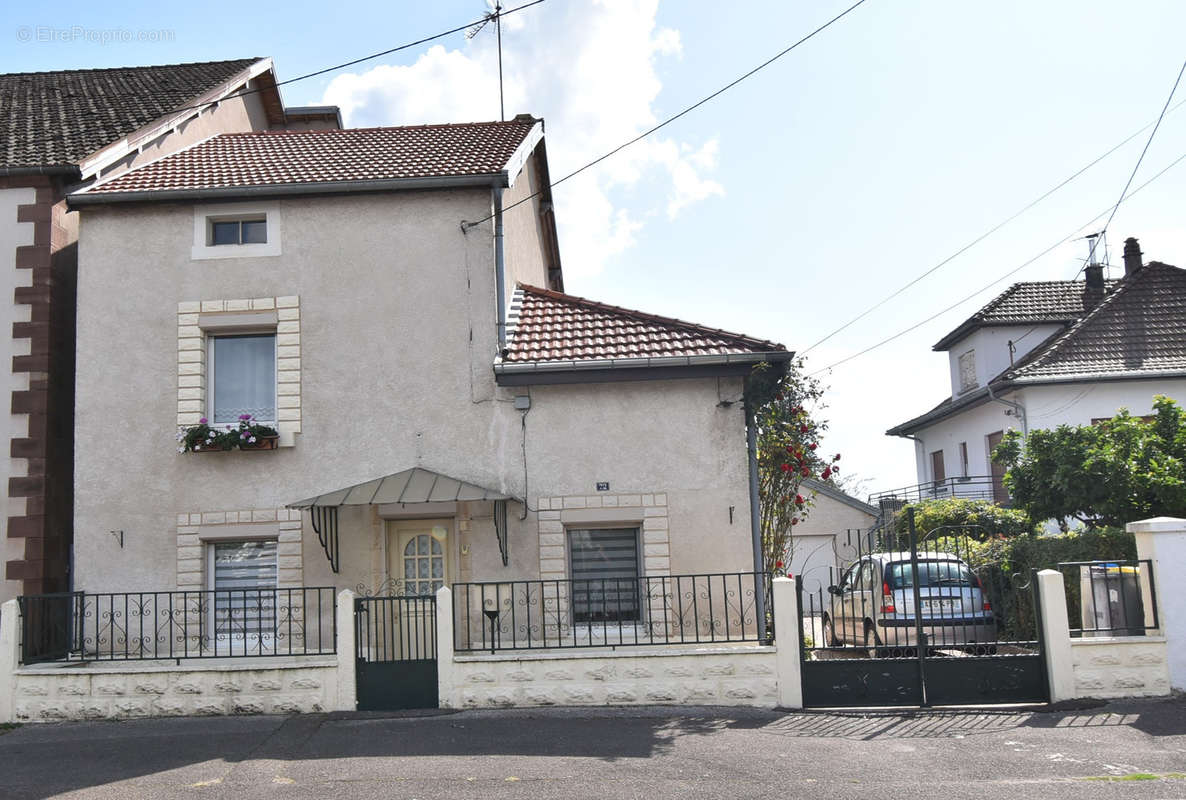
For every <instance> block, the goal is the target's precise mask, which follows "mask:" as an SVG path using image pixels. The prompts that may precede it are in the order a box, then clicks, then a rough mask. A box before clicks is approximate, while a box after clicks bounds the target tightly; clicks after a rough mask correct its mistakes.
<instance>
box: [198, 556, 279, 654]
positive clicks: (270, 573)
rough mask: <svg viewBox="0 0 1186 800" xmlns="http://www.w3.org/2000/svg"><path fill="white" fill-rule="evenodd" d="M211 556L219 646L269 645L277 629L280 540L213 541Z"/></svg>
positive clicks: (215, 619)
mask: <svg viewBox="0 0 1186 800" xmlns="http://www.w3.org/2000/svg"><path fill="white" fill-rule="evenodd" d="M209 553H210V556H209V557H210V577H211V584H212V586H211V588H212V589H214V636H215V637H216V638H217V639H218V645H217V646H218V647H219V649H221V648H222V646H223V645H226V644H231V645H234V644H236V643H240V642H242V643H244V645H245V647H246V648H247V650H248V651H253V650H255V649H256V648H260V647H267V646H269V645H270V643H271V636H272V635H273V633H274V631H275V627H276V599H277V598H276V594H277V593H276V587H277V563H276V540H275V539H253V540H247V541H228V542H211V543H210V545H209Z"/></svg>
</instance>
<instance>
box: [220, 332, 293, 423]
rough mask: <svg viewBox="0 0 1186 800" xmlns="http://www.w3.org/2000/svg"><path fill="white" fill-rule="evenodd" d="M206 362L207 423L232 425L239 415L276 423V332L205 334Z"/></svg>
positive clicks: (258, 420)
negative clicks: (208, 387) (207, 375)
mask: <svg viewBox="0 0 1186 800" xmlns="http://www.w3.org/2000/svg"><path fill="white" fill-rule="evenodd" d="M207 348H208V350H207V354H206V363H207V367H208V370H209V381H210V389H209V393H208V400H209V402H208V406H209V407H208V408H207V412H206V415H207V417H208V418H209V420H210V424H211V425H215V426H222V425H235V424H237V423H238V422H239V418H240V417H241V416H242V415H243V414H250V415H251V417H252V419H253V420H255V421H257V422H261V423H264V424H273V425H274V424H275V422H276V404H277V396H276V334H275V333H243V334H226V335H213V334H212V335H209V336H208V337H207Z"/></svg>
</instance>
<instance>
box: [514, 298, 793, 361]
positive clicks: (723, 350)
mask: <svg viewBox="0 0 1186 800" xmlns="http://www.w3.org/2000/svg"><path fill="white" fill-rule="evenodd" d="M792 356H793V353H791V352H789V351H788V350H787V349H786V348H785V347H784V346H783V345H781V344H777V343H775V342H770V341H766V340H765V339H756V338H753V337H751V336H746V335H744V334H740V333H730V332H729V331H722V330H718V329H716V328H708V327H705V326H703V325H696V324H694V323H691V322H685V321H683V320H679V319H673V318H671V317H661V316H658V315H655V314H647V313H644V312H642V311H634V310H632V309H627V308H620V307H618V306H612V305H607V304H605V303H598V302H596V301H593V300H587V299H585V298H583V297H576V296H574V295H570V294H563V293H561V292H554V291H551V290H548V289H540V288H537V287H534V286H525V285H522V284H520V285H519V286H518V288H517V289H516V290H515V295H514V298H513V300H512V303H511V312H510V315H509V316H508V323H507V342H506V349H505V351H504V353H503V355H502V356H501V357H500V358H499V359H498V360H497V362H496V364H495V372H496V373H500V374H504V375H505V374H517V373H537V374H538V373H541V372H554V373H559V372H579V371H582V370H607V369H621V368H648V367H650V368H659V367H687V368H697V367H709V366H713V367H721V366H729V365H735V366H737V367H738V368H739V370H738V374H741V372H742V371H748V370H749V369H751V368H752V365H753V364H755V363H759V362H761V361H769V362H781V361H788V360H789V359H790V358H791V357H792Z"/></svg>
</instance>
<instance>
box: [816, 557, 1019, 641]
mask: <svg viewBox="0 0 1186 800" xmlns="http://www.w3.org/2000/svg"><path fill="white" fill-rule="evenodd" d="M913 578H914V570H913V568H912V566H911V562H910V553H908V552H894V553H870V554H869V555H866V556H863V557H862V558H861V559H859V560H858V561H856V562H854V563H853V564H852V565H851V566H850V567H849V568H848V569H847V570H845V572H844V575H843V577H842V578H841V581H840V583H839V584H838V585H835V586H829V587H828V592H829V593H830V594H831V595H832V599H831V602H830V603H829V607H828V608H826V609H824V613H823V638H824V644H825V646H828V647H837V646H843V645H856V646H858V647H866V648H868V649H869V654H870V655H871V656H872V655H877V656H885V655H904V654H905V653H903V652H901V651H902V650H903V649H904V648H913V647H916V646H917V644H918V634H917V628H916V624H915V622H916V621H915V608H914V580H913ZM918 595H919V600H920V601H921V603H922V613H921V615H920V617H921V622H922V632H923V634H924V635H925V636H926V642H927V647H928V649H936V650H942V649H944V648H951V649H960V650H974V651H980V652H992V651H993V650H994V649H995V643H996V640H997V625H996V619H995V617H994V615H993V610H992V605H991V603H990V602H989V599H988V597H987V596H986V595H985V593H984V587H983V586H982V585H981V583H980V579H979V578H978V577H977V576H976V574H975V573H974V572H972V570H971V569H970V568H969V567H968V565H967V564H966V563H964V562H963V561H962V560H961V559H959V558H958V557H956V556H954V555H951V554H950V553H925V554H924V553H920V554H919V556H918Z"/></svg>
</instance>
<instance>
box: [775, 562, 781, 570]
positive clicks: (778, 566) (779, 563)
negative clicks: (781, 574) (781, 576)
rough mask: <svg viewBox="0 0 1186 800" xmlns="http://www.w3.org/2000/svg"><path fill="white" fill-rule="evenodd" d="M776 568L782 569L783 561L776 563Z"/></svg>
mask: <svg viewBox="0 0 1186 800" xmlns="http://www.w3.org/2000/svg"><path fill="white" fill-rule="evenodd" d="M774 568H775V569H782V562H781V561H775V562H774Z"/></svg>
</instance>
